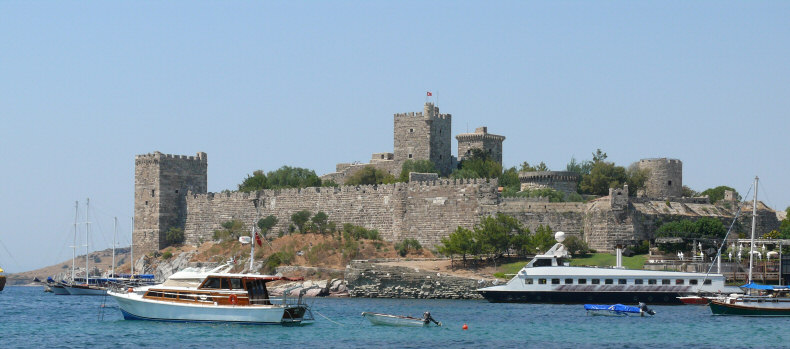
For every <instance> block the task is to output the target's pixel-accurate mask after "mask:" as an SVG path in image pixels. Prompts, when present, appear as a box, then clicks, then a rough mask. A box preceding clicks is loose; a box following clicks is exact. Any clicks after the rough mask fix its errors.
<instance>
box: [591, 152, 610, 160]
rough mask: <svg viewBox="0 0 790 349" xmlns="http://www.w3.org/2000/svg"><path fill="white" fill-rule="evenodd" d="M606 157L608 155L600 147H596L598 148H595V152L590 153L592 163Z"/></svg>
mask: <svg viewBox="0 0 790 349" xmlns="http://www.w3.org/2000/svg"><path fill="white" fill-rule="evenodd" d="M608 157H609V156H607V155H606V153H604V152H602V151H601V149H600V148H598V150H596V151H595V153H593V154H592V162H593V163H596V162H601V161H604V160H606V158H608Z"/></svg>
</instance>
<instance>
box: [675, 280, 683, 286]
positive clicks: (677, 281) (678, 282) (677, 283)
mask: <svg viewBox="0 0 790 349" xmlns="http://www.w3.org/2000/svg"><path fill="white" fill-rule="evenodd" d="M685 283H686V282H685V280H683V279H676V280H675V285H683V284H685Z"/></svg>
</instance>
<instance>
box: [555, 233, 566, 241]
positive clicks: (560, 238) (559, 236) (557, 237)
mask: <svg viewBox="0 0 790 349" xmlns="http://www.w3.org/2000/svg"><path fill="white" fill-rule="evenodd" d="M554 240H557V242H563V241H565V233H564V232H561V231H558V232H557V233H555V234H554Z"/></svg>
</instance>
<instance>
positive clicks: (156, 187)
mask: <svg viewBox="0 0 790 349" xmlns="http://www.w3.org/2000/svg"><path fill="white" fill-rule="evenodd" d="M207 168H208V165H207V156H206V153H202V152H200V153H197V155H196V156H186V155H171V154H162V153H160V152H158V151H157V152H154V153H153V154H144V155H137V156H135V159H134V232H133V233H132V237H133V240H134V241H133V242H132V243H133V244H134V249H135V251H139V252H140V253H142V254H145V253H148V252H151V251H156V250H159V249H162V248H164V247H167V246H166V242H165V239H164V234H163V233H164V232H166V231H167V230H168V229H170V228H171V227H176V228H181V229H183V228H184V223H185V222H186V213H187V210H186V195H187V191H192V192H193V193H196V194H202V193H206V192H207V187H208V186H207V183H208V181H207Z"/></svg>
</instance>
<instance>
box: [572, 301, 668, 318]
mask: <svg viewBox="0 0 790 349" xmlns="http://www.w3.org/2000/svg"><path fill="white" fill-rule="evenodd" d="M584 310H586V311H587V315H603V316H645V314H647V315H650V316H653V315H655V314H656V312H655V311H653V310H652V309H649V308H648V307H647V305H645V303H639V306H637V307H634V306H629V305H622V304H614V305H602V304H585V305H584Z"/></svg>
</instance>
